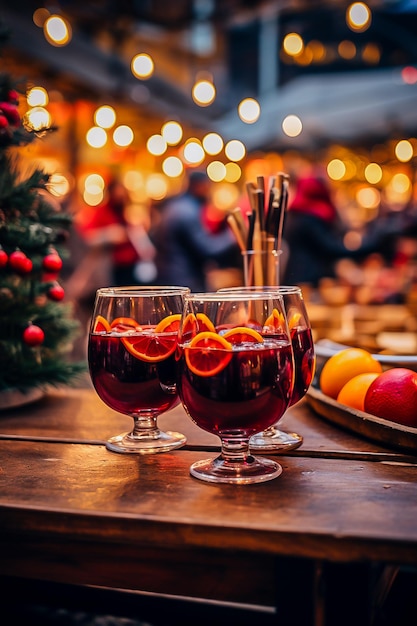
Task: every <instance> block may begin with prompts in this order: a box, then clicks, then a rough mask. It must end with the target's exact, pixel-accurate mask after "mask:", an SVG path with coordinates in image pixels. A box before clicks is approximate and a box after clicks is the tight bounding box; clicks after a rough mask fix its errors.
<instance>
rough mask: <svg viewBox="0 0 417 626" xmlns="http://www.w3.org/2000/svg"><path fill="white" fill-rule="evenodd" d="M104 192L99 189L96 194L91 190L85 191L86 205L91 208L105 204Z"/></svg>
mask: <svg viewBox="0 0 417 626" xmlns="http://www.w3.org/2000/svg"><path fill="white" fill-rule="evenodd" d="M103 198H104V191H103V190H102V189H97V190H96V192H95V193H94V191H91V189H90V188H89V189H85V190H84V193H83V199H84V202H85V203H86V204H88V205H89V206H97V205H99V204H101V202H103Z"/></svg>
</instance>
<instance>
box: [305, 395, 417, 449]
mask: <svg viewBox="0 0 417 626" xmlns="http://www.w3.org/2000/svg"><path fill="white" fill-rule="evenodd" d="M306 401H307V402H308V404H309V405H310V407H311V408H312V409H313V411H315V412H316V413H318V415H320V416H321V417H324V418H325V419H326V420H328V421H330V422H333V423H334V424H337V425H338V426H342V427H343V428H346V429H348V430H350V431H352V432H354V433H356V434H358V435H361V436H363V437H366V438H368V439H372V440H373V441H377V442H379V443H382V444H384V445H386V446H388V447H392V448H397V449H400V450H407V451H409V452H414V453H415V454H417V428H411V427H409V426H403V425H402V424H396V423H395V422H390V421H389V420H385V419H382V418H380V417H375V416H374V415H370V414H369V413H364V412H363V411H358V410H357V409H352V408H350V407H348V406H346V405H344V404H340V402H336V400H333V398H330V397H329V396H326V395H325V394H324V393H322V392H321V391H319V390H318V389H316V388H315V387H313V386H312V387H310V389H309V390H308V392H307V395H306Z"/></svg>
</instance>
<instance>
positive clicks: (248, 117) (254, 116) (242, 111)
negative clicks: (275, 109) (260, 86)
mask: <svg viewBox="0 0 417 626" xmlns="http://www.w3.org/2000/svg"><path fill="white" fill-rule="evenodd" d="M238 114H239V117H240V119H241V120H242V122H245V123H246V124H253V123H254V122H256V121H257V120H258V119H259V116H260V114H261V107H260V105H259V102H258V101H257V100H255V99H254V98H245V99H244V100H242V101H241V102H240V103H239V106H238Z"/></svg>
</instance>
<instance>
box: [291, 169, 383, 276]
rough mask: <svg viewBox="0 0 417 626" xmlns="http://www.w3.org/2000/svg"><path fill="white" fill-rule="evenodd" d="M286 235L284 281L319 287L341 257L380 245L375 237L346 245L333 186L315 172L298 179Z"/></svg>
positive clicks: (357, 256) (355, 255) (367, 251)
mask: <svg viewBox="0 0 417 626" xmlns="http://www.w3.org/2000/svg"><path fill="white" fill-rule="evenodd" d="M283 237H284V240H285V241H286V243H287V245H288V260H287V262H286V267H285V275H284V277H283V280H282V282H283V284H295V285H297V284H300V283H305V284H309V285H311V286H312V287H317V286H318V284H319V281H320V279H321V278H333V277H334V276H335V271H334V266H335V263H336V261H338V260H339V259H342V258H350V259H362V258H364V257H366V255H368V254H370V253H371V252H374V251H375V250H376V249H377V241H376V240H374V238H373V237H371V238H369V240H368V241H366V242H363V244H362V246H361V247H360V248H357V249H355V250H352V249H349V248H347V247H346V246H345V245H344V243H343V239H342V233H341V231H340V229H339V228H338V215H337V211H336V208H335V205H334V203H333V201H332V198H331V195H330V190H329V188H328V186H327V184H326V182H325V181H324V180H323V179H321V178H319V177H313V176H310V177H305V178H299V179H298V181H297V185H296V191H295V195H294V197H293V200H292V201H291V202H290V204H289V207H288V211H287V213H286V215H285V219H284V231H283ZM371 239H372V240H371Z"/></svg>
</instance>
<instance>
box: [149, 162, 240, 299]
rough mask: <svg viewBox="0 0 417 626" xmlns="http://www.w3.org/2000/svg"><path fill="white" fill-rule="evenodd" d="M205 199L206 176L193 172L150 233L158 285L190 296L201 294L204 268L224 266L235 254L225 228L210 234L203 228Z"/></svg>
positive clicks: (205, 283) (166, 206)
mask: <svg viewBox="0 0 417 626" xmlns="http://www.w3.org/2000/svg"><path fill="white" fill-rule="evenodd" d="M209 195H210V180H209V179H208V177H207V175H206V174H205V173H204V172H200V171H194V172H192V173H191V174H190V176H189V179H188V186H187V189H186V191H185V192H184V193H182V194H180V195H179V196H175V197H173V198H171V199H169V200H168V201H167V202H166V203H165V205H164V206H163V208H162V210H161V215H160V218H159V221H158V223H157V224H156V226H155V229H154V230H153V231H152V241H153V243H154V246H155V249H156V257H155V263H156V267H157V283H158V284H159V285H183V286H185V287H189V288H190V289H191V291H193V292H199V291H205V290H206V286H207V281H206V274H207V264H208V263H209V262H214V263H220V264H227V260H228V259H229V258H230V257H232V256H233V254H235V252H236V247H237V245H236V240H235V238H234V236H233V234H232V233H231V231H230V230H229V229H228V228H225V229H223V230H220V232H217V233H213V232H210V231H209V230H208V229H207V228H206V227H205V226H204V223H203V210H204V207H205V206H206V204H207V202H208V200H209Z"/></svg>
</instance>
